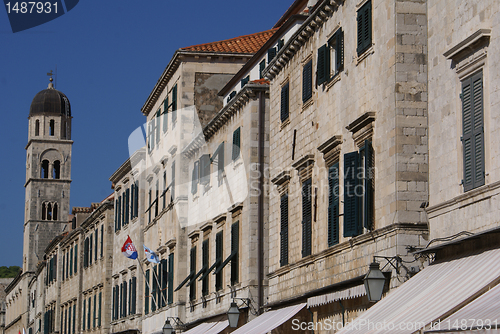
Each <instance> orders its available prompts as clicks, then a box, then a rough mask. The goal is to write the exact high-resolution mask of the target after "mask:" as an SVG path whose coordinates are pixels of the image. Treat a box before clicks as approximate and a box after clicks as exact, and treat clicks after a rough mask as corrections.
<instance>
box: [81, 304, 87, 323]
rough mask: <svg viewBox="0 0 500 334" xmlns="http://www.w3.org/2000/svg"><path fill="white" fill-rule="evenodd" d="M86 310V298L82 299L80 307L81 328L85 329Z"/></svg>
mask: <svg viewBox="0 0 500 334" xmlns="http://www.w3.org/2000/svg"><path fill="white" fill-rule="evenodd" d="M86 311H87V300H86V299H84V300H83V307H82V318H83V319H82V320H83V321H82V330H85V323H86V320H87V319H85V314H86Z"/></svg>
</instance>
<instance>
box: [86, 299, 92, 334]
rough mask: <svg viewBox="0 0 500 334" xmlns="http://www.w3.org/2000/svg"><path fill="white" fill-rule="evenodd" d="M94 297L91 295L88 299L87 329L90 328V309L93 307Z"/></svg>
mask: <svg viewBox="0 0 500 334" xmlns="http://www.w3.org/2000/svg"><path fill="white" fill-rule="evenodd" d="M91 300H92V298H91V297H89V300H88V305H87V306H88V308H87V329H90V314H91V313H90V309H91V308H92V303H91Z"/></svg>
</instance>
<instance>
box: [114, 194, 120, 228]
mask: <svg viewBox="0 0 500 334" xmlns="http://www.w3.org/2000/svg"><path fill="white" fill-rule="evenodd" d="M118 208H119V206H118V199H116V200H115V232H116V231H118Z"/></svg>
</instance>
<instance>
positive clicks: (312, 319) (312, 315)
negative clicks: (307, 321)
mask: <svg viewBox="0 0 500 334" xmlns="http://www.w3.org/2000/svg"><path fill="white" fill-rule="evenodd" d="M307 310H308V311H309V313H311V323H312V324H314V323H315V322H314V313H312V311H311V309H310V308H309V307H308V308H307ZM312 334H314V326H313V328H312Z"/></svg>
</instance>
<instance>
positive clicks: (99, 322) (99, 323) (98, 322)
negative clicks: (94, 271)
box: [97, 291, 102, 327]
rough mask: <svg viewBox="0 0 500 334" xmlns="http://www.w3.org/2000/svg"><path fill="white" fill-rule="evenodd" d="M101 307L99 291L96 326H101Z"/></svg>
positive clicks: (100, 293)
mask: <svg viewBox="0 0 500 334" xmlns="http://www.w3.org/2000/svg"><path fill="white" fill-rule="evenodd" d="M101 307H102V292H100V291H99V312H98V317H97V326H98V327H101V315H102V312H101Z"/></svg>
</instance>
